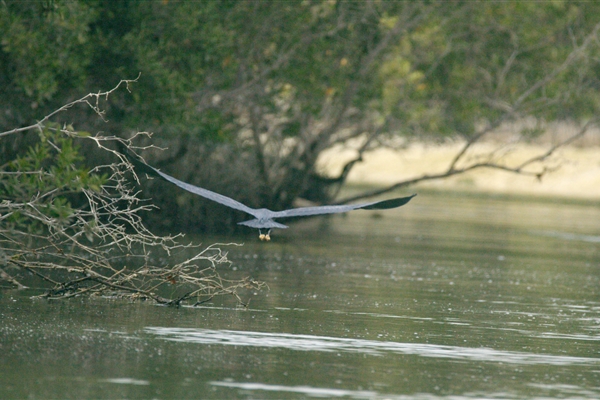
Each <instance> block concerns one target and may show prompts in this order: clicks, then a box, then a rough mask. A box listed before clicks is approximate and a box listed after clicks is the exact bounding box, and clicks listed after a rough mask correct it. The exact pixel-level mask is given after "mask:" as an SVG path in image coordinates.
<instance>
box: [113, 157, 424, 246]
mask: <svg viewBox="0 0 600 400" xmlns="http://www.w3.org/2000/svg"><path fill="white" fill-rule="evenodd" d="M123 150H125V151H124V153H125V155H126V156H127V159H128V160H129V161H131V163H132V164H133V165H134V166H136V167H137V168H138V169H139V170H141V171H143V172H145V173H146V174H148V175H152V176H156V177H159V178H162V179H164V180H166V181H167V182H171V183H173V184H175V185H177V186H179V187H180V188H182V189H184V190H187V191H188V192H191V193H194V194H197V195H199V196H202V197H204V198H207V199H209V200H212V201H215V202H217V203H220V204H223V205H225V206H227V207H231V208H233V209H236V210H239V211H243V212H245V213H247V214H250V215H252V216H253V217H254V218H255V219H251V220H249V221H243V222H238V224H239V225H245V226H249V227H250V228H257V229H258V230H259V234H260V238H261V240H270V237H269V233H270V231H271V229H273V228H278V229H285V228H287V226H286V225H283V224H280V223H279V222H276V221H274V219H275V218H290V217H306V216H310V215H322V214H337V213H343V212H348V211H352V210H358V209H362V210H387V209H391V208H396V207H400V206H403V205H405V204H406V203H408V202H409V201H410V199H412V198H413V197H415V196H416V194H413V195H412V196H407V197H398V198H395V199H389V200H383V201H374V202H371V203H364V204H348V205H334V206H317V207H300V208H292V209H289V210H283V211H271V210H269V209H266V208H251V207H248V206H246V205H245V204H242V203H240V202H239V201H236V200H234V199H232V198H229V197H227V196H223V195H222V194H219V193H215V192H212V191H210V190H207V189H203V188H201V187H198V186H194V185H190V184H189V183H185V182H183V181H180V180H179V179H176V178H173V177H172V176H170V175H167V174H165V173H163V172H160V171H159V170H157V169H156V168H153V167H151V166H149V165H148V164H146V163H144V162H142V161H141V160H138V159H137V158H136V157H135V156H134V155H132V154H130V153H129V152H128V151H127V150H126V149H123ZM261 229H268V230H269V233H267V234H266V235H264V234H262V232H260V230H261Z"/></svg>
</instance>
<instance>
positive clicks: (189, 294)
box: [0, 80, 264, 305]
mask: <svg viewBox="0 0 600 400" xmlns="http://www.w3.org/2000/svg"><path fill="white" fill-rule="evenodd" d="M134 81H135V80H133V81H127V80H125V81H121V82H120V83H119V85H117V86H116V87H115V88H113V89H112V90H110V91H107V92H103V93H97V94H89V95H87V96H85V97H83V98H81V99H79V100H76V101H74V102H72V103H69V104H68V105H66V106H63V107H61V108H60V109H59V110H57V111H55V112H53V113H52V114H50V115H49V116H46V117H45V118H44V119H42V120H41V121H40V122H38V123H36V124H34V125H31V126H28V127H24V128H19V129H14V130H11V131H7V132H3V133H0V138H2V137H4V136H8V135H11V134H18V133H19V132H26V131H28V130H37V131H38V132H39V134H40V137H41V138H42V143H43V145H45V146H47V147H48V149H50V150H44V149H45V147H44V146H39V147H37V148H36V150H35V151H33V150H32V151H31V152H30V154H28V155H27V156H25V157H23V158H21V159H19V160H16V161H13V162H10V163H7V164H6V165H4V166H1V168H0V193H1V195H2V199H1V201H0V280H4V281H6V282H9V283H10V284H12V285H15V286H17V287H19V288H24V287H26V284H25V281H24V280H23V279H27V282H30V281H32V280H33V282H35V285H37V286H40V285H41V286H43V287H46V288H47V289H48V290H47V292H46V294H44V295H43V296H42V297H47V298H67V297H72V296H80V295H108V296H125V297H128V298H131V299H151V300H154V301H156V302H157V303H161V304H167V305H180V304H182V303H184V302H185V303H188V304H193V305H197V304H200V303H203V302H206V301H209V300H211V299H213V298H214V297H215V296H217V295H223V294H227V295H232V296H234V297H235V298H236V300H237V301H238V302H239V303H240V304H244V302H243V300H242V298H241V297H240V291H241V290H243V289H250V290H259V289H261V288H262V287H263V286H264V284H263V283H260V282H257V281H254V280H253V279H251V278H243V279H241V280H227V279H223V278H222V277H221V276H220V275H219V273H218V272H217V268H218V267H219V266H223V265H228V264H229V261H228V259H227V253H226V252H224V251H223V250H222V248H221V247H223V246H226V245H225V244H213V245H211V246H208V247H206V248H203V249H202V248H200V246H199V245H193V244H180V243H179V242H178V240H180V239H181V235H176V236H157V235H155V234H153V233H152V232H151V231H149V230H148V229H147V228H146V226H145V225H144V223H143V221H142V219H141V217H140V212H142V211H147V210H150V209H152V208H153V206H152V205H150V204H148V203H147V202H145V201H144V200H142V199H140V198H139V197H138V193H137V192H135V191H134V189H133V187H132V186H131V184H130V183H128V182H129V181H128V179H127V176H126V175H127V174H133V176H134V177H135V174H134V172H133V170H132V169H131V168H130V165H129V163H128V162H127V161H126V160H125V159H124V158H123V157H122V156H121V155H120V154H119V153H118V152H117V151H115V150H112V149H111V148H110V147H111V146H110V145H109V143H112V144H114V143H115V142H116V141H119V142H121V143H123V144H125V145H126V146H131V145H132V141H133V140H135V139H136V137H137V136H140V135H143V136H149V135H150V134H149V133H146V132H141V133H138V134H136V135H134V137H133V138H130V139H127V140H125V139H121V138H118V137H115V136H106V135H102V134H97V135H95V136H92V135H89V134H85V133H81V132H77V131H75V130H74V129H73V128H72V127H70V126H60V125H57V124H55V123H52V122H51V118H52V117H54V116H56V115H57V114H58V113H59V112H62V111H65V110H68V109H69V108H71V107H73V106H75V105H77V104H84V105H87V106H89V107H91V108H92V109H93V110H94V111H95V112H96V113H97V114H98V115H99V116H100V117H102V118H104V115H103V111H102V106H101V101H103V100H107V99H108V98H109V96H110V94H111V93H113V92H114V91H116V90H117V89H119V87H121V86H123V85H125V86H126V87H127V89H128V86H129V84H130V83H132V82H134ZM69 140H92V141H93V142H95V144H96V145H97V147H98V149H99V150H101V151H109V152H112V153H113V154H114V155H115V156H116V159H118V160H119V161H117V162H114V163H111V164H108V165H100V166H96V167H94V168H93V169H92V170H91V171H84V170H81V169H78V168H77V167H75V165H74V164H70V163H69V162H68V161H69V160H72V159H74V158H70V156H69V154H70V151H71V148H70V147H69V143H70V141H69ZM53 153H55V154H53ZM28 157H29V158H28ZM72 157H76V156H75V155H74V156H72ZM50 159H51V160H52V161H49V160H50ZM32 165H33V166H35V168H32V169H31V170H24V168H23V167H24V166H32ZM27 177H29V178H33V179H29V180H28V179H25V178H27ZM73 196H79V199H80V200H81V199H83V201H79V202H78V204H83V205H82V206H78V207H71V205H70V202H69V201H68V199H69V198H70V197H71V198H72V197H73ZM190 254H192V256H191V257H190Z"/></svg>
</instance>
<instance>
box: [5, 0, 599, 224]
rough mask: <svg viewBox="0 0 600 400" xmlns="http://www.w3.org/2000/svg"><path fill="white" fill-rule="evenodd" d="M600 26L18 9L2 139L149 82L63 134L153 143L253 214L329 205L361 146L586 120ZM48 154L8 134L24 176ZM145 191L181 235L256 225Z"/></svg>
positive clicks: (10, 161)
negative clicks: (338, 167) (89, 96)
mask: <svg viewBox="0 0 600 400" xmlns="http://www.w3.org/2000/svg"><path fill="white" fill-rule="evenodd" d="M599 23H600V4H598V3H596V2H560V1H558V2H542V3H540V2H427V1H414V2H389V1H371V2H366V1H365V2H344V1H298V2H292V1H290V2H254V1H248V2H237V1H204V2H179V1H152V2H147V1H144V2H139V1H127V0H121V1H89V0H88V1H84V0H79V1H58V0H55V1H52V0H45V1H27V2H24V1H10V0H7V1H3V2H2V3H0V38H1V42H0V86H1V87H2V96H0V109H1V110H2V113H0V131H9V130H10V129H13V128H16V127H21V126H24V125H29V124H32V123H33V122H34V121H36V120H39V119H41V118H42V117H43V116H46V115H48V114H49V113H50V112H52V111H53V110H55V109H57V108H59V107H60V106H62V105H63V104H66V103H68V102H69V101H72V100H73V99H76V98H79V97H81V96H82V95H83V94H85V93H88V92H93V93H95V92H99V91H101V90H106V89H108V88H111V87H113V86H114V85H115V84H116V83H117V82H118V81H119V80H120V79H125V78H127V79H133V78H135V77H137V76H138V75H139V74H141V75H140V77H139V79H138V81H137V83H136V84H135V85H133V86H132V90H131V93H129V92H125V91H123V92H122V93H121V92H118V93H114V94H112V95H111V99H110V102H109V104H108V105H107V109H106V111H107V113H106V116H105V117H106V120H107V122H104V121H102V120H100V119H98V118H92V117H90V114H89V110H88V108H85V109H84V108H81V109H77V110H72V111H71V112H70V113H69V114H68V118H69V119H68V120H57V121H55V122H57V123H62V124H73V125H74V126H75V129H77V130H85V131H89V132H92V133H94V132H97V131H105V132H110V134H113V135H117V136H121V137H127V138H128V137H130V136H132V135H133V133H134V132H136V131H138V130H144V131H152V132H154V133H155V135H154V136H153V138H152V143H155V144H157V145H159V146H161V147H168V148H169V149H168V151H164V152H158V151H149V152H147V153H144V156H145V157H146V159H147V160H148V161H149V162H151V163H153V164H154V165H156V166H158V167H160V168H164V169H165V171H167V172H171V173H173V174H174V171H176V172H177V176H178V177H179V178H180V179H183V180H187V181H191V182H193V183H195V184H198V185H201V186H205V187H209V188H212V189H214V190H217V191H219V192H222V193H224V194H228V195H230V196H233V197H236V198H237V199H239V200H241V201H243V202H246V203H248V204H250V205H253V206H258V205H261V206H266V207H269V208H274V209H277V208H282V207H289V206H290V205H291V203H292V202H293V201H294V200H295V199H296V198H298V197H304V198H307V199H310V200H314V201H319V202H326V201H331V200H332V199H331V195H332V193H334V192H333V191H332V189H334V188H336V187H337V185H339V184H341V183H343V181H344V178H345V173H347V172H348V170H349V169H350V168H351V167H352V165H353V164H349V165H348V168H347V169H345V170H344V172H343V173H342V174H341V175H340V176H338V177H331V176H323V174H322V171H319V170H318V168H317V160H318V157H319V155H320V154H321V153H322V152H323V150H325V149H327V148H330V147H331V146H333V145H335V144H339V143H348V142H349V141H350V140H352V139H355V138H359V139H360V140H359V143H360V144H359V145H358V147H357V158H356V160H360V156H361V154H362V152H364V151H368V150H369V149H372V148H375V147H377V146H381V145H402V144H403V143H405V141H406V140H407V139H410V138H414V137H417V138H424V137H426V138H428V139H433V140H436V139H443V138H448V137H451V138H456V137H462V138H464V139H466V141H467V143H470V142H475V141H476V140H479V139H480V138H481V137H482V136H483V135H484V134H486V133H487V132H490V131H491V130H492V129H493V128H495V127H497V126H499V125H500V124H502V123H504V122H509V121H515V120H522V119H523V118H525V117H528V118H530V119H531V120H533V121H534V123H533V125H529V126H528V128H527V129H525V130H523V131H522V132H520V133H521V134H522V137H523V138H527V137H528V136H531V135H535V134H539V133H540V132H542V131H543V130H544V127H545V126H546V125H545V124H547V123H548V122H550V121H554V120H569V121H572V122H574V123H580V124H584V123H585V122H586V121H588V120H590V119H591V118H593V117H594V115H595V114H596V113H597V110H598V107H599V96H598V84H599V82H598V77H599V76H598V75H599V71H600V69H599V68H598V67H599V66H598V27H599V25H598V24H599ZM42 139H43V137H42ZM65 140H67V141H71V140H75V141H76V140H77V138H76V137H72V138H67V139H65ZM38 141H39V136H38V135H37V134H31V133H29V134H26V133H22V132H19V133H18V134H10V135H9V134H7V135H4V136H2V137H0V147H1V150H2V156H0V157H2V159H0V165H1V166H2V168H3V169H4V170H5V171H9V172H10V171H12V170H13V169H14V168H16V167H17V168H18V167H19V165H20V166H21V167H23V168H29V166H27V165H25V166H24V165H23V164H19V162H21V163H23V162H24V161H22V160H26V159H28V158H27V157H29V158H31V157H33V156H35V154H34V153H28V154H29V155H28V156H26V155H24V154H27V153H26V152H27V151H30V152H31V151H34V152H35V151H36V150H35V149H36V147H35V146H38V145H37V144H36V143H37V142H38ZM61 143H62V142H61ZM149 143H150V142H149V139H147V140H145V141H142V142H141V143H140V144H141V145H148V144H149ZM355 143H356V142H355ZM31 146H34V147H32V149H33V150H27V148H29V147H31ZM68 146H70V147H69V149H71V148H72V149H76V146H72V145H71V144H69V145H68ZM38 149H40V148H39V147H38ZM50 150H52V149H50ZM73 151H75V150H73ZM80 151H81V153H82V154H84V155H85V160H86V161H85V163H82V162H81V160H79V159H78V158H77V157H75V156H74V155H73V156H70V157H71V158H70V164H73V165H75V164H77V165H78V168H82V170H85V168H84V167H83V166H82V165H83V164H87V165H88V167H87V168H89V167H91V166H93V165H98V164H101V163H104V162H106V161H107V159H105V158H103V157H107V155H106V154H105V153H103V154H98V152H97V151H96V150H95V148H94V147H93V146H85V145H83V146H82V148H81V150H80ZM66 154H67V155H68V154H71V153H70V152H67V153H66ZM42 156H44V157H45V155H42V154H39V157H42ZM23 157H25V158H23ZM64 157H66V155H65V156H64ZM15 160H16V161H15ZM19 160H21V161H19ZM57 162H58V163H60V162H61V161H57ZM15 166H16V167H15ZM450 169H451V170H452V171H454V170H458V169H459V165H458V164H456V165H453V166H451V168H450ZM57 171H58V170H57ZM61 171H64V172H65V173H66V174H67V175H68V174H72V173H73V170H72V169H69V168H66V169H63V170H61ZM452 171H451V172H452ZM22 172H23V171H22ZM519 172H520V171H519ZM78 173H79V174H81V173H84V172H81V171H79V172H78ZM67 175H65V177H64V179H70V178H69V177H68V176H67ZM3 176H5V177H6V176H9V175H3ZM3 179H5V178H3ZM60 179H63V178H60ZM85 179H90V178H85ZM94 179H95V180H94ZM94 179H92V180H88V182H91V183H90V184H100V183H101V179H100V178H97V179H96V178H94ZM59 181H61V180H59ZM6 182H8V181H6ZM61 182H62V181H61ZM81 182H85V181H81ZM7 185H8V186H10V185H11V183H10V182H8V183H5V186H6V187H8V186H7ZM23 185H25V181H23ZM13 186H14V182H13ZM71 186H72V185H71ZM65 187H70V186H69V185H68V184H67V185H65ZM145 187H149V188H150V189H149V190H148V191H146V189H144V190H145V193H146V194H147V195H148V197H152V199H153V201H154V202H156V203H157V204H158V205H159V206H160V207H161V212H160V213H152V214H151V215H149V216H148V218H155V219H154V222H156V223H161V224H162V225H163V227H165V228H171V227H170V226H169V224H177V225H179V226H178V227H177V228H178V229H194V230H197V229H202V228H204V229H207V228H208V229H211V230H218V229H221V230H223V229H230V228H231V227H232V226H235V225H234V224H232V223H231V224H223V223H222V221H223V220H225V221H235V220H239V218H237V217H235V218H234V216H232V215H230V214H228V213H229V210H223V209H222V208H221V207H218V206H214V205H211V204H206V203H204V202H202V201H201V200H199V199H193V198H192V197H190V196H187V195H186V194H184V193H177V194H175V195H174V192H173V191H171V190H169V191H166V190H161V189H164V186H162V183H159V182H152V183H149V184H145ZM10 190H15V189H14V187H13V188H12V189H10ZM24 190H25V191H27V190H28V189H24ZM8 193H9V192H3V196H5V195H6V196H8ZM71 201H74V200H73V199H71ZM55 207H58V208H56V210H59V209H60V207H61V203H56V205H55ZM56 212H58V211H56Z"/></svg>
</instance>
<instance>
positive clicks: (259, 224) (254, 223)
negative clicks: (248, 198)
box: [238, 219, 288, 229]
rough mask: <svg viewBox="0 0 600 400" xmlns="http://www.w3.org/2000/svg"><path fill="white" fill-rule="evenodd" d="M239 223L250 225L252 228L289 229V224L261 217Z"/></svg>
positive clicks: (239, 223)
mask: <svg viewBox="0 0 600 400" xmlns="http://www.w3.org/2000/svg"><path fill="white" fill-rule="evenodd" d="M238 225H245V226H249V227H250V228H257V229H273V228H278V229H287V227H288V226H287V225H283V224H280V223H279V222H275V221H273V220H272V219H268V220H266V221H265V220H262V221H261V220H260V219H251V220H249V221H243V222H238Z"/></svg>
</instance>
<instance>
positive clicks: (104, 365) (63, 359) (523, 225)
mask: <svg viewBox="0 0 600 400" xmlns="http://www.w3.org/2000/svg"><path fill="white" fill-rule="evenodd" d="M202 239H203V241H204V242H205V243H207V244H209V243H212V242H213V241H216V240H219V241H237V242H239V241H240V240H235V238H202ZM244 240H245V242H246V243H245V245H244V246H243V247H230V248H229V258H230V259H232V260H233V261H234V263H233V265H232V266H230V267H224V268H223V269H222V270H221V274H222V275H223V276H224V277H228V278H238V277H241V276H248V275H249V276H252V277H254V278H256V279H259V280H262V281H265V282H267V283H268V285H269V290H267V291H262V292H259V293H245V294H244V296H245V299H250V308H249V309H248V310H241V309H238V308H236V307H235V302H234V300H233V299H230V298H223V299H219V300H218V301H216V302H215V303H213V304H208V305H207V306H206V307H202V308H179V309H175V308H167V307H160V306H155V305H152V304H149V303H129V302H125V301H120V300H111V299H88V300H84V299H71V300H67V301H54V302H48V301H43V300H34V299H31V298H30V295H31V293H30V292H19V291H16V290H3V291H0V398H2V399H9V398H33V399H36V398H43V399H46V398H158V399H168V398H228V399H229V398H312V397H316V398H366V399H371V398H381V399H413V398H414V399H463V398H509V399H522V398H540V399H541V398H582V399H584V398H585V399H594V398H600V207H599V206H597V205H594V204H575V203H571V204H564V203H552V202H548V201H545V202H542V201H534V200H531V199H530V200H525V199H519V200H511V199H503V198H486V197H479V198H474V197H468V196H458V195H444V194H435V193H433V194H427V193H425V194H420V195H419V196H418V197H417V198H415V199H414V200H413V201H412V202H411V203H410V204H409V205H408V206H406V207H403V208H400V209H398V210H394V211H390V212H381V213H379V214H376V213H373V212H362V211H361V212H354V213H351V214H348V215H347V216H345V217H344V216H336V217H333V218H327V219H312V220H307V221H302V222H300V223H299V224H295V225H293V226H292V228H291V229H288V230H287V231H277V232H275V233H274V234H273V241H272V242H271V243H268V244H265V243H260V242H259V241H258V239H257V238H254V237H251V238H244Z"/></svg>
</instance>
